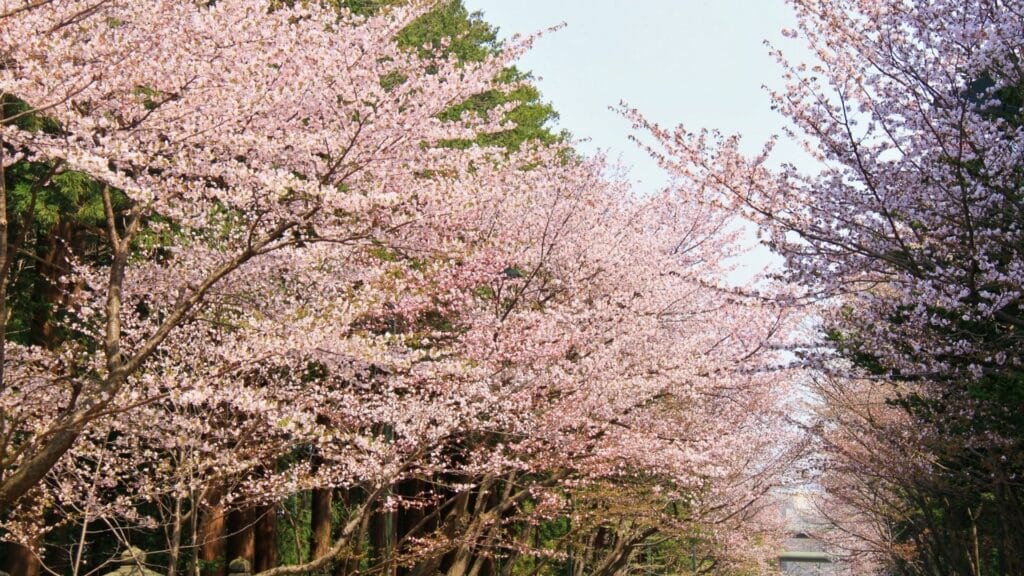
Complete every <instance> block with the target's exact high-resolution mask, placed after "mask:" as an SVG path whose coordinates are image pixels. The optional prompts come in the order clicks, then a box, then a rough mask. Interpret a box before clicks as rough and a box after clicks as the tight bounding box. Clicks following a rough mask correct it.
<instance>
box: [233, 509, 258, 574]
mask: <svg viewBox="0 0 1024 576" xmlns="http://www.w3.org/2000/svg"><path fill="white" fill-rule="evenodd" d="M255 526H256V509H255V508H253V507H246V508H243V509H242V510H234V511H232V512H231V513H229V514H228V543H227V544H228V545H227V561H228V562H231V561H232V560H234V559H235V558H244V559H245V560H247V561H248V562H249V565H250V566H252V565H253V564H254V563H255V561H256V530H255Z"/></svg>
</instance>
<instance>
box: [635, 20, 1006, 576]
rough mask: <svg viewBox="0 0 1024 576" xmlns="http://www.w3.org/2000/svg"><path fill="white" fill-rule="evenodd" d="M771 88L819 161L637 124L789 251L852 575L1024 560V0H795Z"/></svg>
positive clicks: (999, 568) (658, 151)
mask: <svg viewBox="0 0 1024 576" xmlns="http://www.w3.org/2000/svg"><path fill="white" fill-rule="evenodd" d="M791 4H792V5H793V6H794V8H795V9H796V13H797V16H798V18H799V29H798V30H794V31H792V33H791V34H790V36H791V37H793V38H798V39H803V40H806V41H807V43H808V45H809V46H810V47H811V48H812V49H813V50H814V53H815V56H816V58H817V64H816V65H814V66H808V65H802V64H789V63H787V62H786V61H785V59H784V57H783V56H782V55H781V53H780V54H779V57H780V61H782V63H783V65H784V68H785V70H786V74H785V81H786V87H785V88H784V89H783V90H781V91H780V92H778V93H775V94H773V99H774V103H775V106H776V108H777V109H778V110H779V111H781V113H782V114H784V115H785V116H786V117H787V118H788V119H789V120H790V121H791V128H792V136H793V137H794V138H798V139H799V140H801V141H803V142H804V143H805V144H806V149H807V150H808V152H809V153H810V154H811V155H812V156H813V158H814V159H815V160H817V161H818V163H819V167H820V168H819V171H817V172H815V173H813V174H808V173H802V172H801V171H799V170H798V169H797V168H795V167H793V166H783V167H782V168H781V169H775V168H773V167H772V166H771V164H770V156H769V152H770V146H769V148H768V149H767V150H766V153H765V155H762V156H759V157H755V158H750V157H745V156H744V155H743V154H741V153H740V152H739V142H738V138H725V137H722V136H720V135H717V134H714V133H709V132H703V133H694V132H689V131H687V130H685V129H684V128H679V129H676V130H667V129H663V128H661V127H659V126H656V125H653V124H652V123H650V122H647V121H646V120H644V118H643V117H642V116H641V115H640V114H639V113H636V112H628V114H629V115H630V116H631V117H632V118H634V119H635V121H636V123H637V125H638V126H642V127H645V128H646V129H647V130H648V131H649V132H650V133H651V134H652V135H653V137H654V138H653V140H654V142H655V144H653V145H652V152H653V153H654V154H655V156H656V157H658V158H659V159H660V160H661V161H662V162H663V164H664V165H665V166H666V167H667V168H668V169H670V170H672V171H673V172H674V173H676V174H677V175H678V176H679V177H680V178H681V179H682V180H684V181H688V182H690V183H691V185H692V186H706V187H707V188H711V189H716V190H719V191H720V192H721V193H722V196H721V198H722V201H723V203H725V204H727V205H730V206H734V207H735V208H736V209H737V210H740V211H742V212H743V213H744V214H746V215H747V216H748V217H749V218H751V219H752V220H754V221H755V222H757V223H758V225H759V227H760V229H761V231H762V234H763V238H764V239H765V241H766V242H767V243H768V244H769V245H771V246H772V247H773V248H774V250H775V251H777V252H778V253H779V254H781V255H782V256H783V257H784V258H785V269H784V272H783V276H784V278H785V279H786V280H787V281H788V282H790V283H792V284H794V285H797V286H801V287H803V293H802V297H801V300H802V301H803V302H807V303H817V304H818V305H819V310H820V312H819V314H820V315H821V318H822V324H823V329H824V331H825V338H824V341H823V342H822V343H821V346H820V347H818V348H811V349H807V350H804V351H803V353H802V354H803V358H805V359H806V360H807V363H808V364H809V365H810V366H812V367H813V368H815V370H816V371H817V376H816V377H815V378H816V383H815V391H816V393H817V396H818V398H819V400H820V405H819V408H820V414H819V421H818V423H817V424H816V425H815V426H813V428H814V430H815V431H816V432H817V434H816V435H817V438H818V441H819V445H818V451H817V455H818V456H820V457H821V458H822V459H823V462H824V469H823V475H822V476H821V478H820V486H821V488H823V489H824V496H823V499H822V511H823V513H824V514H825V515H826V517H827V518H828V520H830V523H831V525H832V526H833V527H834V529H833V530H832V531H831V533H830V534H823V535H822V537H825V538H828V539H831V540H833V544H834V545H835V547H836V549H837V550H838V551H840V552H843V553H845V554H846V555H847V556H848V557H849V558H850V559H851V560H852V561H854V568H853V569H854V572H855V573H868V572H871V571H882V572H883V573H895V574H928V575H948V574H962V575H974V576H980V575H982V574H1021V573H1024V564H1022V559H1024V540H1022V536H1024V506H1022V504H1024V483H1022V478H1024V420H1022V418H1024V381H1022V379H1021V365H1022V362H1024V359H1022V350H1024V348H1022V343H1021V336H1020V335H1021V328H1022V327H1024V317H1022V315H1021V310H1022V308H1021V307H1022V295H1024V290H1022V283H1024V274H1022V271H1024V260H1022V258H1024V239H1022V236H1021V233H1022V232H1021V225H1022V222H1024V220H1022V196H1021V185H1022V182H1024V156H1022V154H1024V145H1022V143H1024V138H1022V132H1021V130H1022V126H1024V108H1022V102H1024V98H1022V94H1024V70H1022V68H1021V62H1022V60H1024V7H1022V6H1021V4H1020V3H1019V2H1012V1H1003V0H971V1H967V2H963V1H946V0H886V1H859V0H815V1H804V0H793V1H792V2H791Z"/></svg>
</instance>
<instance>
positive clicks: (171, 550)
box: [167, 496, 182, 576]
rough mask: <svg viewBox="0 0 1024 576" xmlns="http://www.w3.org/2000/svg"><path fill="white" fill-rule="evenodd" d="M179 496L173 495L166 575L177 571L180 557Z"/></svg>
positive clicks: (174, 574)
mask: <svg viewBox="0 0 1024 576" xmlns="http://www.w3.org/2000/svg"><path fill="white" fill-rule="evenodd" d="M181 500H182V498H181V496H175V497H174V523H173V525H172V526H171V541H170V542H169V543H168V544H169V546H168V551H167V556H168V557H167V576H176V574H177V573H178V558H180V557H181V524H182V517H181Z"/></svg>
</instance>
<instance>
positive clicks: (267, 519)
mask: <svg viewBox="0 0 1024 576" xmlns="http://www.w3.org/2000/svg"><path fill="white" fill-rule="evenodd" d="M254 531H255V534H256V558H255V559H254V560H253V571H254V572H263V571H264V570H270V569H271V568H275V567H277V564H278V562H279V561H280V560H279V559H278V556H277V505H276V504H271V505H270V506H266V507H264V508H262V509H260V510H259V517H258V518H257V519H256V526H255V527H254Z"/></svg>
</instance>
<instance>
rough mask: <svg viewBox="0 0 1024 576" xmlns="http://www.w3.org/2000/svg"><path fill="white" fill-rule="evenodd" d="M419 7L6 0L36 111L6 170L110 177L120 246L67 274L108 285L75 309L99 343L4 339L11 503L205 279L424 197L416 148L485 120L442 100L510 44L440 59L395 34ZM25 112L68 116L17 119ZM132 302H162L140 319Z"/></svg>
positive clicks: (450, 98) (124, 382)
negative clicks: (101, 262) (476, 57)
mask: <svg viewBox="0 0 1024 576" xmlns="http://www.w3.org/2000/svg"><path fill="white" fill-rule="evenodd" d="M423 9H424V8H423V7H418V8H416V9H401V10H398V9H396V10H394V11H392V12H390V13H389V14H388V15H387V16H381V17H378V18H372V19H367V20H362V19H356V18H354V17H350V16H344V15H342V16H340V17H339V15H338V13H337V12H336V11H334V10H328V9H324V8H318V7H316V6H307V7H290V8H288V7H281V8H279V9H276V10H273V11H268V9H267V6H266V4H265V3H263V2H219V3H217V4H215V5H211V6H196V5H192V4H188V3H184V4H183V3H177V2H165V3H160V2H154V3H138V2H131V3H120V2H102V3H98V4H97V3H92V2H51V3H45V4H41V5H39V6H34V7H27V6H26V7H23V6H22V5H21V4H20V3H13V2H8V3H5V4H4V9H3V13H4V14H5V18H4V24H5V34H4V36H3V45H2V47H0V51H2V53H3V58H4V66H3V78H2V80H0V81H2V87H0V91H2V92H3V94H4V97H5V98H8V97H11V96H13V97H17V98H19V99H21V100H22V101H24V102H27V103H28V105H29V106H30V108H29V109H28V110H23V111H19V112H16V113H15V114H13V115H9V116H7V117H6V118H5V119H4V132H3V140H4V150H5V152H4V165H5V166H11V165H12V163H13V162H16V161H18V160H21V159H22V158H27V159H31V160H44V161H48V162H51V163H53V165H54V166H55V169H54V171H55V172H60V171H62V170H76V171H80V172H84V173H86V174H88V175H89V176H90V177H91V178H94V179H95V180H97V181H99V182H100V183H102V185H103V191H102V195H103V201H104V206H105V207H106V213H107V214H106V229H105V230H104V231H103V233H102V234H103V241H104V246H103V247H102V250H103V251H104V252H105V253H106V254H107V255H108V258H109V264H108V265H107V266H102V267H85V268H81V267H80V269H79V270H77V271H76V273H74V274H71V275H69V277H68V278H66V279H65V280H66V282H68V283H69V284H71V285H75V286H79V287H81V288H83V289H84V290H85V291H86V292H88V293H89V294H98V295H100V298H99V301H96V299H95V298H90V297H83V298H82V300H83V301H82V302H79V303H76V304H74V305H73V308H74V309H75V312H76V316H77V319H78V320H80V326H77V327H76V328H77V329H80V330H81V332H82V333H83V334H84V335H85V336H86V338H87V339H88V340H87V341H90V342H93V343H95V346H92V345H85V344H72V343H69V346H68V348H67V349H65V350H62V351H61V352H60V354H56V355H55V354H52V353H50V352H48V351H43V350H38V349H32V348H23V347H19V346H14V345H11V344H6V343H5V350H6V352H5V353H6V356H5V363H4V366H5V374H4V379H3V380H4V383H5V384H4V386H5V392H6V393H5V394H4V396H5V410H4V418H5V420H6V422H5V424H4V426H5V429H6V430H9V431H14V430H17V435H16V437H18V438H19V440H17V441H16V442H15V443H13V444H11V443H10V442H9V443H8V444H6V445H5V446H4V450H3V452H2V454H3V459H2V461H3V469H4V471H5V472H4V476H3V482H2V484H0V503H2V506H3V507H4V508H9V507H10V506H12V505H13V504H14V503H15V502H16V501H17V500H18V498H20V497H21V496H22V495H23V494H25V492H26V491H27V490H29V489H30V488H31V487H32V486H33V485H35V484H36V483H37V482H38V481H39V479H40V478H41V477H42V476H43V475H44V474H45V473H46V472H47V471H48V470H49V469H50V467H52V466H53V464H54V463H55V462H56V461H57V460H58V459H59V457H60V456H61V454H63V453H64V452H65V451H66V450H67V449H68V448H69V447H70V446H71V445H72V444H73V442H74V440H75V439H76V438H77V437H78V436H79V435H80V434H81V432H82V431H83V430H84V429H85V428H86V427H87V426H88V423H89V422H90V421H92V420H93V419H95V418H97V417H99V416H101V415H103V414H104V413H105V412H107V411H109V409H110V408H111V407H113V405H112V402H113V400H114V399H115V398H117V397H118V395H119V394H120V393H121V392H122V391H123V390H125V389H128V390H139V389H140V388H142V386H140V385H139V384H138V383H137V382H136V381H135V380H136V378H138V377H139V375H140V374H141V372H142V370H143V368H144V365H145V364H146V363H147V362H149V361H151V360H152V359H153V357H154V354H156V355H159V352H160V351H161V350H162V349H163V345H164V343H165V341H166V339H167V338H168V337H171V336H172V335H173V334H175V332H176V331H177V330H178V329H179V327H180V326H182V325H183V324H185V323H189V322H192V321H194V318H195V316H196V314H197V312H198V311H199V310H200V309H202V308H203V306H204V303H205V302H206V300H207V298H209V297H210V295H211V291H214V292H216V291H218V290H220V289H221V288H220V286H221V285H224V284H226V283H227V282H228V281H230V280H231V279H232V278H233V277H240V276H242V275H243V274H241V272H243V271H244V270H243V269H247V268H248V269H251V270H252V272H250V274H254V273H256V271H257V270H260V269H262V270H264V271H265V272H267V273H271V274H272V273H273V272H274V270H273V269H272V268H271V269H267V268H261V267H262V266H264V265H268V264H269V263H270V261H271V260H272V259H273V258H272V256H271V255H272V254H273V253H274V252H276V251H278V250H282V249H285V248H290V249H292V250H290V251H289V254H290V255H291V256H292V257H298V258H299V260H298V261H294V262H292V265H293V266H294V267H302V266H309V265H313V266H315V265H316V264H317V261H316V258H315V257H314V258H313V259H311V260H304V256H302V254H303V252H302V251H301V250H296V249H295V248H298V247H300V246H302V245H306V244H310V243H314V242H321V243H331V244H339V245H340V244H344V243H347V242H353V241H356V240H357V239H365V238H369V237H372V236H373V235H374V234H375V233H377V232H380V231H382V230H384V228H385V227H387V226H389V225H397V224H398V223H397V222H395V221H391V222H390V223H387V222H385V221H384V216H383V215H385V214H388V213H390V212H391V211H392V210H393V208H394V207H395V206H397V205H399V204H401V203H403V202H406V201H407V200H408V199H409V198H412V197H414V196H415V194H416V192H417V189H418V188H420V187H421V186H422V184H421V183H419V181H418V180H417V178H416V174H417V173H419V172H420V171H422V170H427V169H428V168H429V166H430V165H431V159H432V158H433V157H434V156H435V154H433V153H431V152H430V151H429V149H428V150H424V149H423V148H422V147H421V145H422V144H423V143H424V142H435V141H438V140H442V139H452V138H458V137H467V136H470V135H472V134H473V133H475V132H476V131H477V130H481V129H484V128H485V127H484V126H482V122H481V121H479V120H477V119H474V118H464V119H463V120H462V121H458V122H442V121H440V120H438V119H437V115H438V113H439V112H441V111H443V110H444V109H445V108H447V107H448V106H450V105H451V104H453V103H456V102H459V101H462V100H464V99H465V98H467V97H468V96H470V95H472V94H474V93H477V92H479V91H481V90H482V89H484V88H486V87H489V86H490V78H492V77H493V76H494V74H495V73H496V72H497V71H498V70H500V69H501V66H502V65H503V63H504V62H506V61H507V60H508V59H509V58H511V57H512V55H513V54H514V52H515V50H511V51H509V53H508V54H505V55H502V56H500V57H493V58H490V59H488V60H486V61H485V62H482V63H478V64H467V65H464V66H457V65H456V64H455V63H454V62H453V61H450V60H447V61H446V60H432V61H431V62H430V64H429V66H428V65H427V64H426V63H424V62H421V61H420V60H419V58H418V57H417V56H416V55H415V54H411V53H410V52H408V51H403V50H400V49H398V48H397V47H396V46H395V44H394V42H393V40H392V37H393V36H394V34H395V32H396V31H397V30H399V29H401V27H402V26H403V24H404V23H406V22H408V21H409V20H410V19H411V18H413V17H415V16H416V15H417V14H419V13H420V12H421V11H422V10H423ZM428 68H429V70H428ZM28 113H34V114H45V115H46V116H47V117H50V118H53V119H54V120H55V121H56V122H57V123H58V124H59V128H58V129H55V130H40V131H30V130H25V129H22V128H21V127H20V126H18V125H17V124H16V122H15V121H16V120H17V119H18V117H19V116H22V115H25V114H28ZM375 214H377V215H375ZM5 232H6V230H5ZM149 234H165V235H170V236H172V237H173V240H172V241H171V244H172V245H171V246H168V247H166V248H165V250H166V252H161V254H163V256H161V257H157V256H155V255H154V254H153V253H149V254H146V253H144V252H143V253H141V254H140V253H137V252H136V250H137V249H138V248H139V247H140V245H141V243H144V242H145V238H144V237H145V236H147V235H149ZM4 236H5V238H6V233H5V235H4ZM7 253H8V254H9V253H10V250H8V251H7ZM169 254H171V255H169ZM146 256H149V257H150V258H151V262H150V263H147V262H145V257H146ZM12 258H13V257H12V256H6V260H5V262H8V263H9V262H10V261H11V259H12ZM161 258H162V259H163V261H161ZM6 268H9V265H7V266H5V269H6ZM156 269H160V271H161V273H160V274H157V275H153V272H154V271H155V270H156ZM172 269H173V270H174V271H175V273H174V274H167V272H169V271H171V270H172ZM133 284H134V285H135V286H138V287H142V286H144V287H145V292H146V298H145V299H146V300H151V301H148V302H141V300H143V298H142V297H141V296H135V295H133V294H132V293H131V292H128V291H129V290H131V285H133ZM215 288H216V289H215ZM133 299H134V300H135V302H133V304H135V305H144V307H147V308H150V309H151V311H152V314H149V315H148V317H147V318H145V319H144V320H143V319H135V321H136V323H135V324H134V325H126V324H125V323H126V322H129V321H130V319H129V318H128V313H127V311H126V310H125V306H126V302H128V301H131V300H133ZM194 344H200V343H199V342H194ZM255 360H256V359H254V358H245V357H239V358H236V359H235V360H234V362H237V363H242V364H245V363H250V362H253V361H255ZM28 390H32V391H33V393H32V394H29V395H28V396H29V397H30V398H28V399H27V400H28V401H26V399H25V398H24V397H23V392H21V391H28ZM149 400H151V398H149V397H145V396H143V395H141V394H137V395H136V398H135V402H146V401H149ZM53 406H61V407H62V408H61V409H60V410H59V411H57V412H56V413H55V412H54V411H53V410H52V407H53ZM8 438H12V437H11V436H8Z"/></svg>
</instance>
